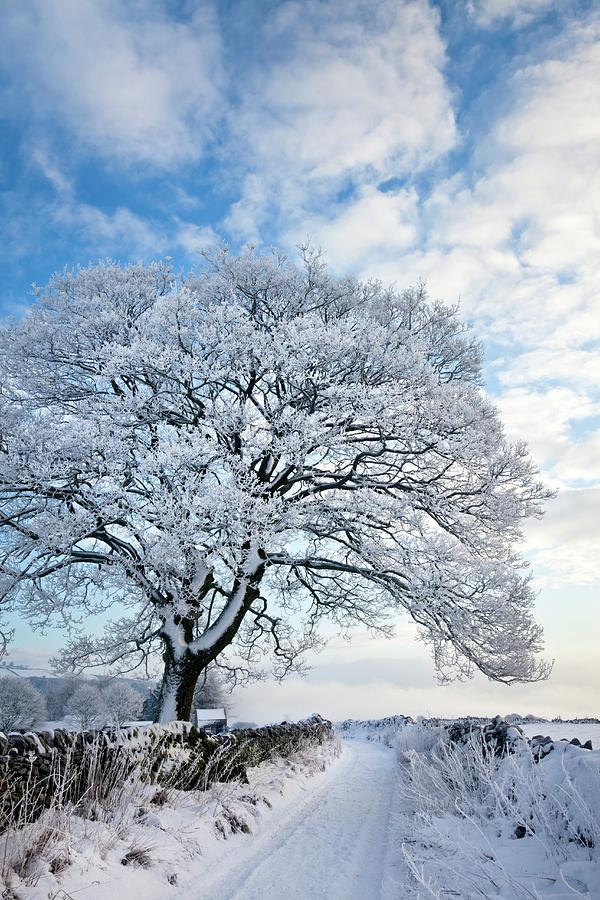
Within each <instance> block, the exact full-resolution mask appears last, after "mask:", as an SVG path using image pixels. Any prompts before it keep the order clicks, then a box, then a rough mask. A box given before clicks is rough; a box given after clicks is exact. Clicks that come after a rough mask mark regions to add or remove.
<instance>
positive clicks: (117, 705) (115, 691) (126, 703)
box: [101, 681, 143, 727]
mask: <svg viewBox="0 0 600 900" xmlns="http://www.w3.org/2000/svg"><path fill="white" fill-rule="evenodd" d="M101 697H102V702H103V704H104V707H105V709H106V718H107V721H109V722H110V724H111V725H115V726H117V727H120V726H121V725H123V723H124V722H127V721H130V720H131V719H137V717H138V716H139V715H140V713H141V711H142V703H143V697H142V695H141V694H140V692H139V691H136V690H135V688H132V687H131V685H129V684H127V683H126V682H124V681H113V682H112V683H111V684H109V685H108V686H107V687H105V688H104V689H103V690H102V691H101Z"/></svg>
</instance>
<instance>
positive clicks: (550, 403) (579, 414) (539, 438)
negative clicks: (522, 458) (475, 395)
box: [496, 387, 600, 474]
mask: <svg viewBox="0 0 600 900" xmlns="http://www.w3.org/2000/svg"><path fill="white" fill-rule="evenodd" d="M496 402H497V405H498V406H499V408H500V413H501V415H502V421H503V422H504V425H505V427H506V431H507V434H508V436H509V437H510V438H511V439H512V440H526V441H527V443H528V444H529V446H530V448H531V451H532V454H533V457H534V459H535V460H536V462H537V463H538V465H543V464H544V463H546V464H550V463H555V462H556V461H557V460H560V459H561V458H562V457H563V455H564V454H565V453H567V452H571V451H572V450H573V449H574V448H573V447H572V439H573V438H572V434H571V424H572V423H574V422H579V421H581V420H585V419H589V418H590V417H591V416H594V415H597V414H598V412H600V403H594V402H593V401H592V400H591V399H590V398H589V397H588V396H586V395H585V394H578V393H576V392H575V391H573V390H571V389H569V388H567V387H556V388H551V389H549V390H546V391H539V390H538V391H536V390H531V389H528V388H511V389H510V390H508V391H505V392H504V393H503V394H502V395H501V396H500V397H499V398H498V399H497V401H496ZM599 474H600V473H599Z"/></svg>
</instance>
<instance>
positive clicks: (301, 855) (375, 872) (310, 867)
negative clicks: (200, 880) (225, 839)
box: [189, 741, 395, 900]
mask: <svg viewBox="0 0 600 900" xmlns="http://www.w3.org/2000/svg"><path fill="white" fill-rule="evenodd" d="M394 762H395V760H394V754H393V753H392V752H391V751H390V750H388V749H387V748H385V747H382V746H381V745H380V744H371V743H367V742H365V743H363V742H359V741H355V742H352V743H345V745H344V753H343V756H342V758H341V760H339V762H338V763H337V764H334V767H333V770H332V772H331V776H330V778H328V779H326V780H325V782H324V783H322V784H321V785H319V787H318V789H317V790H316V791H315V793H314V794H311V796H310V798H309V799H308V800H307V802H306V803H304V804H302V805H301V806H300V807H299V808H297V809H295V810H294V811H293V812H292V814H291V815H288V816H287V817H286V818H285V819H284V820H283V821H279V822H274V823H273V829H271V830H269V831H267V832H263V833H262V834H260V835H257V836H256V838H254V839H252V841H251V842H249V845H248V847H247V848H244V852H243V853H242V854H240V857H239V858H238V859H237V860H236V861H232V863H231V864H229V865H226V866H224V867H223V868H222V869H221V870H220V872H219V874H218V876H217V877H215V878H212V879H207V880H206V881H205V882H204V885H203V886H202V888H199V890H198V891H197V892H194V894H193V895H189V896H191V897H193V900H385V898H386V897H387V896H388V895H389V896H391V894H392V893H393V891H391V888H392V885H391V884H390V883H389V879H388V878H387V874H386V869H387V864H388V859H389V856H390V852H389V849H390V848H389V847H388V838H389V834H390V821H389V820H390V810H391V801H392V796H393V787H394V785H393V782H394V774H395V765H394Z"/></svg>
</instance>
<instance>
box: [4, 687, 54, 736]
mask: <svg viewBox="0 0 600 900" xmlns="http://www.w3.org/2000/svg"><path fill="white" fill-rule="evenodd" d="M45 718H46V704H45V703H44V698H43V697H42V695H41V694H40V692H39V691H38V690H36V689H35V688H34V686H33V685H32V684H30V683H29V681H27V679H25V678H18V677H17V676H15V675H6V676H3V677H1V678H0V731H5V732H6V731H14V730H16V729H23V728H32V727H33V726H34V725H38V724H40V723H41V722H43V721H44V719H45Z"/></svg>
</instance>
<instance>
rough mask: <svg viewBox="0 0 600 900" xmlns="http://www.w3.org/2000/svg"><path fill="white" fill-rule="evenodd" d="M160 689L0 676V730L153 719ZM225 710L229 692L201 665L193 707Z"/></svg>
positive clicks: (110, 681) (104, 680) (103, 680)
mask: <svg viewBox="0 0 600 900" xmlns="http://www.w3.org/2000/svg"><path fill="white" fill-rule="evenodd" d="M159 693H160V689H159V686H158V685H154V684H153V683H152V682H138V681H134V680H133V679H131V680H128V679H123V678H110V677H109V676H105V677H103V676H101V677H98V678H95V679H94V680H93V681H92V680H90V679H88V678H82V677H80V676H75V675H65V676H62V677H60V676H59V677H56V678H47V677H41V676H29V677H27V676H20V675H18V674H16V673H15V674H14V675H13V674H7V675H2V676H0V731H3V732H8V731H18V730H23V729H27V728H35V727H39V726H40V725H42V724H43V723H44V722H62V721H67V722H69V723H70V724H73V725H75V726H76V727H77V728H78V729H80V730H82V731H84V730H86V729H88V728H98V727H102V726H105V725H107V726H113V727H120V726H122V725H123V724H124V723H125V722H129V721H135V720H139V719H141V720H143V721H148V720H151V721H152V720H154V719H155V718H156V712H157V708H158V707H157V704H158V698H159ZM215 707H223V708H226V709H227V708H229V709H230V695H229V694H228V693H227V691H226V689H225V688H224V686H223V683H222V681H221V680H220V678H219V676H218V674H217V673H216V672H214V671H211V670H207V672H206V673H205V677H204V678H202V679H201V680H200V681H199V682H198V684H197V686H196V691H195V693H194V708H204V709H207V708H209V709H212V708H215Z"/></svg>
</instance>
